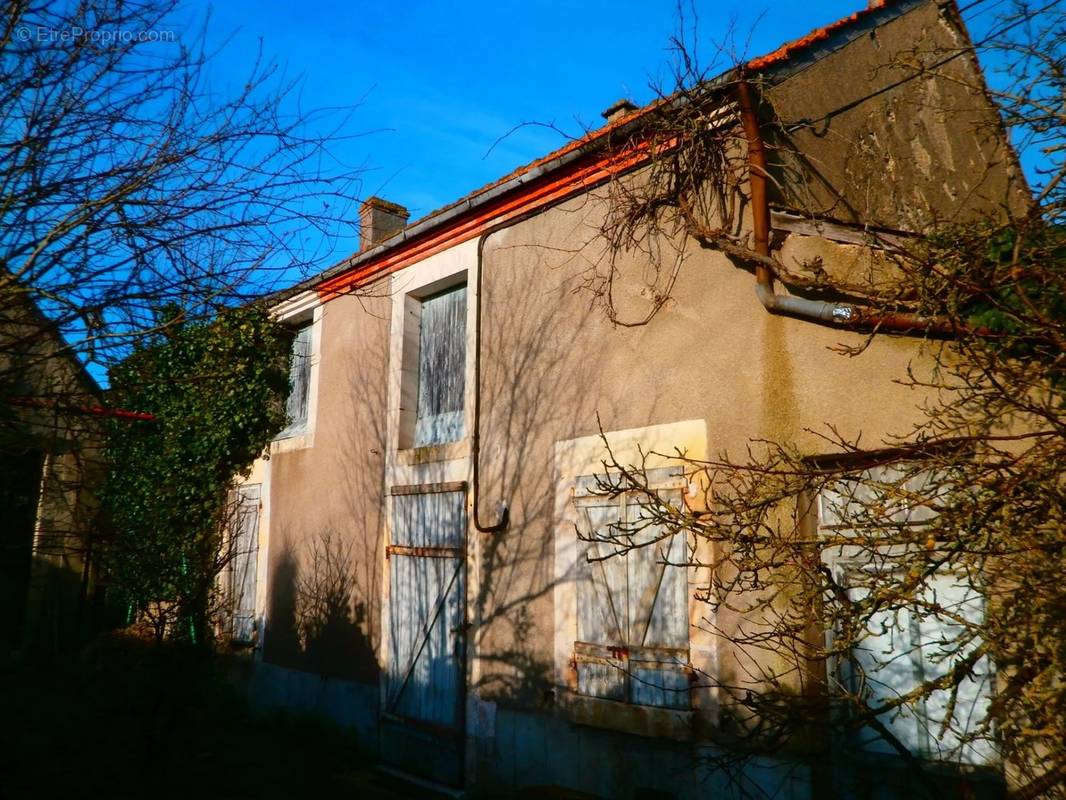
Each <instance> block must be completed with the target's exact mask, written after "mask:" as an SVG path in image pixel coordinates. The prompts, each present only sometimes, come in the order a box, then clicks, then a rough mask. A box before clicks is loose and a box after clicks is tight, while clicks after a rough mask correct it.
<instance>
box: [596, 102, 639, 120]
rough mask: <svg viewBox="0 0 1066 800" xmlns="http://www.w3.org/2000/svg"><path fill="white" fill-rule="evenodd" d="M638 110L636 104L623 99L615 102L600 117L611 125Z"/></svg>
mask: <svg viewBox="0 0 1066 800" xmlns="http://www.w3.org/2000/svg"><path fill="white" fill-rule="evenodd" d="M636 110H637V106H636V104H635V103H634V102H633V101H632V100H629V99H627V98H625V97H623V98H622V99H621V100H615V101H614V103H612V104H611V105H610V106H608V107H607V108H605V109H604V110H603V111H601V112H600V116H602V117H603V118H604V119H605V120H607V124H608V125H610V124H611V123H612V122H616V121H617V120H620V119H621V118H622V117H624V116H625V115H626V114H631V113H633V112H634V111H636Z"/></svg>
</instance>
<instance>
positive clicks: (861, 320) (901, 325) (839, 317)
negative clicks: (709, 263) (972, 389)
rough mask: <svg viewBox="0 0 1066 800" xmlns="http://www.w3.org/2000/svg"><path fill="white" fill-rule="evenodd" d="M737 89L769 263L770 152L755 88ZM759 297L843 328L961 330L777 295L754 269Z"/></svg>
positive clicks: (773, 309)
mask: <svg viewBox="0 0 1066 800" xmlns="http://www.w3.org/2000/svg"><path fill="white" fill-rule="evenodd" d="M735 88H736V96H737V104H738V106H739V107H740V119H741V123H742V124H743V127H744V137H745V139H747V145H748V183H749V186H750V191H751V211H752V227H753V229H754V240H755V252H756V253H758V254H759V255H760V256H765V257H767V258H770V201H769V199H768V197H767V192H766V182H767V177H768V175H769V171H768V169H767V166H766V147H765V144H764V143H763V138H762V133H761V132H760V131H759V120H758V117H757V116H756V113H755V103H754V101H753V99H752V89H751V85H750V84H749V83H748V82H747V81H745V80H741V81H738V82H737V84H736V87H735ZM755 295H756V297H758V298H759V302H760V303H762V306H763V308H765V309H766V310H767V311H768V312H770V313H771V314H779V315H781V316H787V317H795V318H798V319H808V320H812V321H814V322H821V323H824V324H829V325H834V326H837V327H842V328H851V329H877V330H888V331H895V332H898V333H936V334H940V335H945V336H952V335H956V334H958V333H960V329H959V327H958V326H957V325H953V324H952V323H950V322H949V321H947V320H945V319H941V318H937V317H926V316H921V315H919V314H908V313H904V312H899V313H886V312H881V311H878V310H876V309H874V308H871V307H869V306H863V305H858V304H855V303H833V302H827V301H824V300H808V299H806V298H803V297H794V296H791V295H780V294H777V292H775V291H774V274H773V272H772V271H771V270H770V268H769V267H767V266H766V265H764V264H758V265H756V267H755Z"/></svg>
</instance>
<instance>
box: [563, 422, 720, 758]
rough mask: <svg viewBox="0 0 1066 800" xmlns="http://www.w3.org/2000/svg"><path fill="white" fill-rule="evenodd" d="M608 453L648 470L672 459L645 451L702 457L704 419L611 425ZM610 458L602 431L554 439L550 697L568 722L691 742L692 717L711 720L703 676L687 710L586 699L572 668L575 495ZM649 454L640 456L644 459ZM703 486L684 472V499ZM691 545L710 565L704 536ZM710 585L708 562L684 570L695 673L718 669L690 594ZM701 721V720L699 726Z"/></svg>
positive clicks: (578, 551)
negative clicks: (621, 427)
mask: <svg viewBox="0 0 1066 800" xmlns="http://www.w3.org/2000/svg"><path fill="white" fill-rule="evenodd" d="M604 435H605V436H606V437H607V441H608V442H609V443H610V448H611V452H612V453H613V454H614V457H615V458H616V459H618V461H619V463H622V464H641V463H643V464H644V466H645V468H646V469H648V470H654V469H657V468H661V467H668V466H674V465H676V464H678V463H681V462H679V461H678V460H677V459H676V458H669V457H666V456H662V457H660V456H656V455H648V454H651V453H662V454H667V453H675V452H678V451H680V452H683V453H684V454H685V455H686V456H687V457H688V458H691V459H694V460H699V459H704V458H706V456H707V425H706V422H705V421H704V420H702V419H695V420H683V421H679V422H672V423H665V424H660V425H650V426H646V427H642V428H631V429H626V430H619V431H610V432H607V433H606V434H604ZM607 456H608V453H607V451H606V450H605V448H604V442H603V439H602V438H601V436H600V435H598V434H597V435H590V436H582V437H578V438H576V439H569V440H564V441H559V442H556V445H555V475H556V481H555V559H554V567H555V569H554V584H553V588H552V596H553V606H554V658H553V662H554V681H553V682H554V685H555V690H554V694H555V701H556V705H557V706H558V708H559V710H560V712H561V713H562V714H564V715H565V716H567V717H568V718H569V719H570V720H571V721H572V722H575V723H578V724H583V725H590V726H594V727H600V728H607V729H611V730H621V731H625V732H628V733H634V734H638V735H644V736H654V737H661V736H666V737H668V738H673V739H677V740H690V739H692V737H693V735H694V730H695V728H694V727H693V725H694V722H693V720H694V715H698V716H699V717H700V718H701V720H702V723H706V724H709V725H715V724H717V720H718V702H719V698H718V690H717V689H716V688H715V687H713V686H708V685H707V682H706V681H697V683H696V684H695V685H694V686H693V687H692V688H691V689H690V690H689V698H690V708H689V709H688V710H684V709H678V708H668V707H661V706H652V705H634V704H630V703H620V702H616V701H613V700H606V699H601V698H598V697H589V696H585V695H581V694H579V693H578V692H577V691H575V690H576V688H577V686H576V684H577V674H576V669H575V663H574V655H575V653H574V650H575V648H574V644H575V642H578V641H580V639H579V637H578V618H577V617H578V581H579V580H580V579H581V571H580V569H579V565H578V559H579V558H580V557H581V555H582V553H583V552H584V551H583V549H582V545H583V544H584V543H583V542H581V541H580V540H579V538H578V535H577V524H578V522H579V519H578V516H577V514H576V511H575V504H574V500H575V497H576V496H577V495H578V486H579V483H580V482H581V479H582V478H583V477H584V476H589V475H595V474H597V473H598V474H603V460H604V459H605V458H606V457H607ZM645 456H647V458H646V460H643V459H644V457H645ZM701 498H702V488H701V487H700V486H699V485H698V482H697V480H696V477H695V476H691V475H688V474H686V481H685V488H684V490H683V499H684V502H685V503H686V505H691V504H693V503H698V502H699V500H700V499H701ZM686 544H692V545H694V546H695V547H696V551H695V553H688V555H689V556H693V555H694V556H695V559H696V560H697V561H698V562H699V563H701V564H706V565H710V564H712V563H713V561H714V559H713V552H712V550H711V546H710V544H709V543H708V542H706V541H697V542H694V543H693V542H687V543H686ZM709 583H710V567H709V566H708V567H700V568H694V567H690V568H688V570H687V585H688V604H687V605H688V609H687V610H688V623H689V628H688V631H689V638H688V649H689V664H690V666H691V668H692V670H693V671H694V673H695V674H696V675H697V677H698V676H699V675H701V674H706V675H716V674H717V669H718V641H717V639H716V638H715V636H714V634H713V632H712V630H711V629H712V628H713V625H708V623H707V620H706V617H707V615H708V609H707V606H706V605H705V604H704V603H701V602H698V601H696V600H695V599H694V596H695V594H696V593H697V591H699V589H700V588H701V587H702V588H706V586H707V585H709ZM702 723H701V724H702Z"/></svg>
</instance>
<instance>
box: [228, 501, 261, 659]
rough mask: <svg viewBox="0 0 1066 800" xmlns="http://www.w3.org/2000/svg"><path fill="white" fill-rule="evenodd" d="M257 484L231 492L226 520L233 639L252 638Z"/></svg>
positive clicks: (257, 555) (257, 511) (246, 642)
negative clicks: (228, 519)
mask: <svg viewBox="0 0 1066 800" xmlns="http://www.w3.org/2000/svg"><path fill="white" fill-rule="evenodd" d="M259 495H260V486H259V484H246V485H244V486H240V487H238V488H237V491H236V492H235V493H234V504H233V517H232V522H231V524H230V552H229V557H230V560H229V587H228V588H229V597H230V613H231V617H230V620H231V626H232V627H231V630H230V633H231V635H232V637H233V641H235V642H241V643H245V644H250V643H252V642H254V641H255V628H256V615H255V600H256V598H255V595H256V589H257V575H258V561H259Z"/></svg>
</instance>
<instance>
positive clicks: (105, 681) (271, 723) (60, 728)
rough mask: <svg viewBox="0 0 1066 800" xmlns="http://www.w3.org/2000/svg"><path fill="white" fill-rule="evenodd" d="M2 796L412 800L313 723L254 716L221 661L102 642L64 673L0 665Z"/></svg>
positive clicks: (34, 799)
mask: <svg viewBox="0 0 1066 800" xmlns="http://www.w3.org/2000/svg"><path fill="white" fill-rule="evenodd" d="M0 698H2V700H0V797H2V798H4V800H44V799H45V798H63V799H64V800H69V798H71V797H87V798H88V797H101V798H109V799H110V798H113V799H114V800H121V799H122V798H134V797H136V798H143V797H153V798H167V797H174V798H179V797H180V798H187V797H196V798H203V800H215V798H219V799H221V798H267V799H269V798H286V800H289V799H291V798H293V797H359V798H367V799H368V800H386V799H387V798H403V797H411V796H415V795H414V794H411V793H409V792H410V790H407V789H406V788H405V787H404V786H403V785H401V784H398V783H396V782H394V781H390V780H389V779H388V778H387V777H385V776H382V775H379V773H378V772H377V771H376V769H375V767H374V763H373V759H372V756H371V754H370V748H369V747H366V746H365V744H366V743H360V742H359V741H357V739H356V737H355V736H354V734H353V733H352V732H351V731H348V730H346V729H344V728H340V727H338V726H336V725H334V724H332V723H330V722H329V721H328V720H325V719H322V718H321V717H316V716H311V715H296V714H274V715H269V716H263V715H256V714H253V713H252V712H251V711H250V710H249V708H248V705H247V703H246V702H245V700H244V698H243V697H242V696H241V695H240V693H239V691H237V689H236V688H235V687H234V686H233V685H232V684H231V683H230V682H229V681H228V680H227V679H226V670H225V663H224V661H221V660H219V659H218V658H216V657H210V656H207V655H205V654H202V653H197V652H196V651H194V650H191V649H190V650H182V649H180V648H173V647H166V648H158V651H156V648H155V647H154V645H152V644H151V643H144V642H131V641H123V640H122V639H119V638H112V639H110V640H105V641H104V642H102V643H97V644H96V645H94V646H93V647H90V648H89V649H88V650H87V651H85V652H83V653H80V654H72V655H71V656H70V657H69V658H67V659H65V660H64V661H63V662H61V664H60V666H55V665H52V666H40V665H34V666H32V667H31V666H27V665H25V664H23V665H20V666H16V665H7V666H0Z"/></svg>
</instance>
